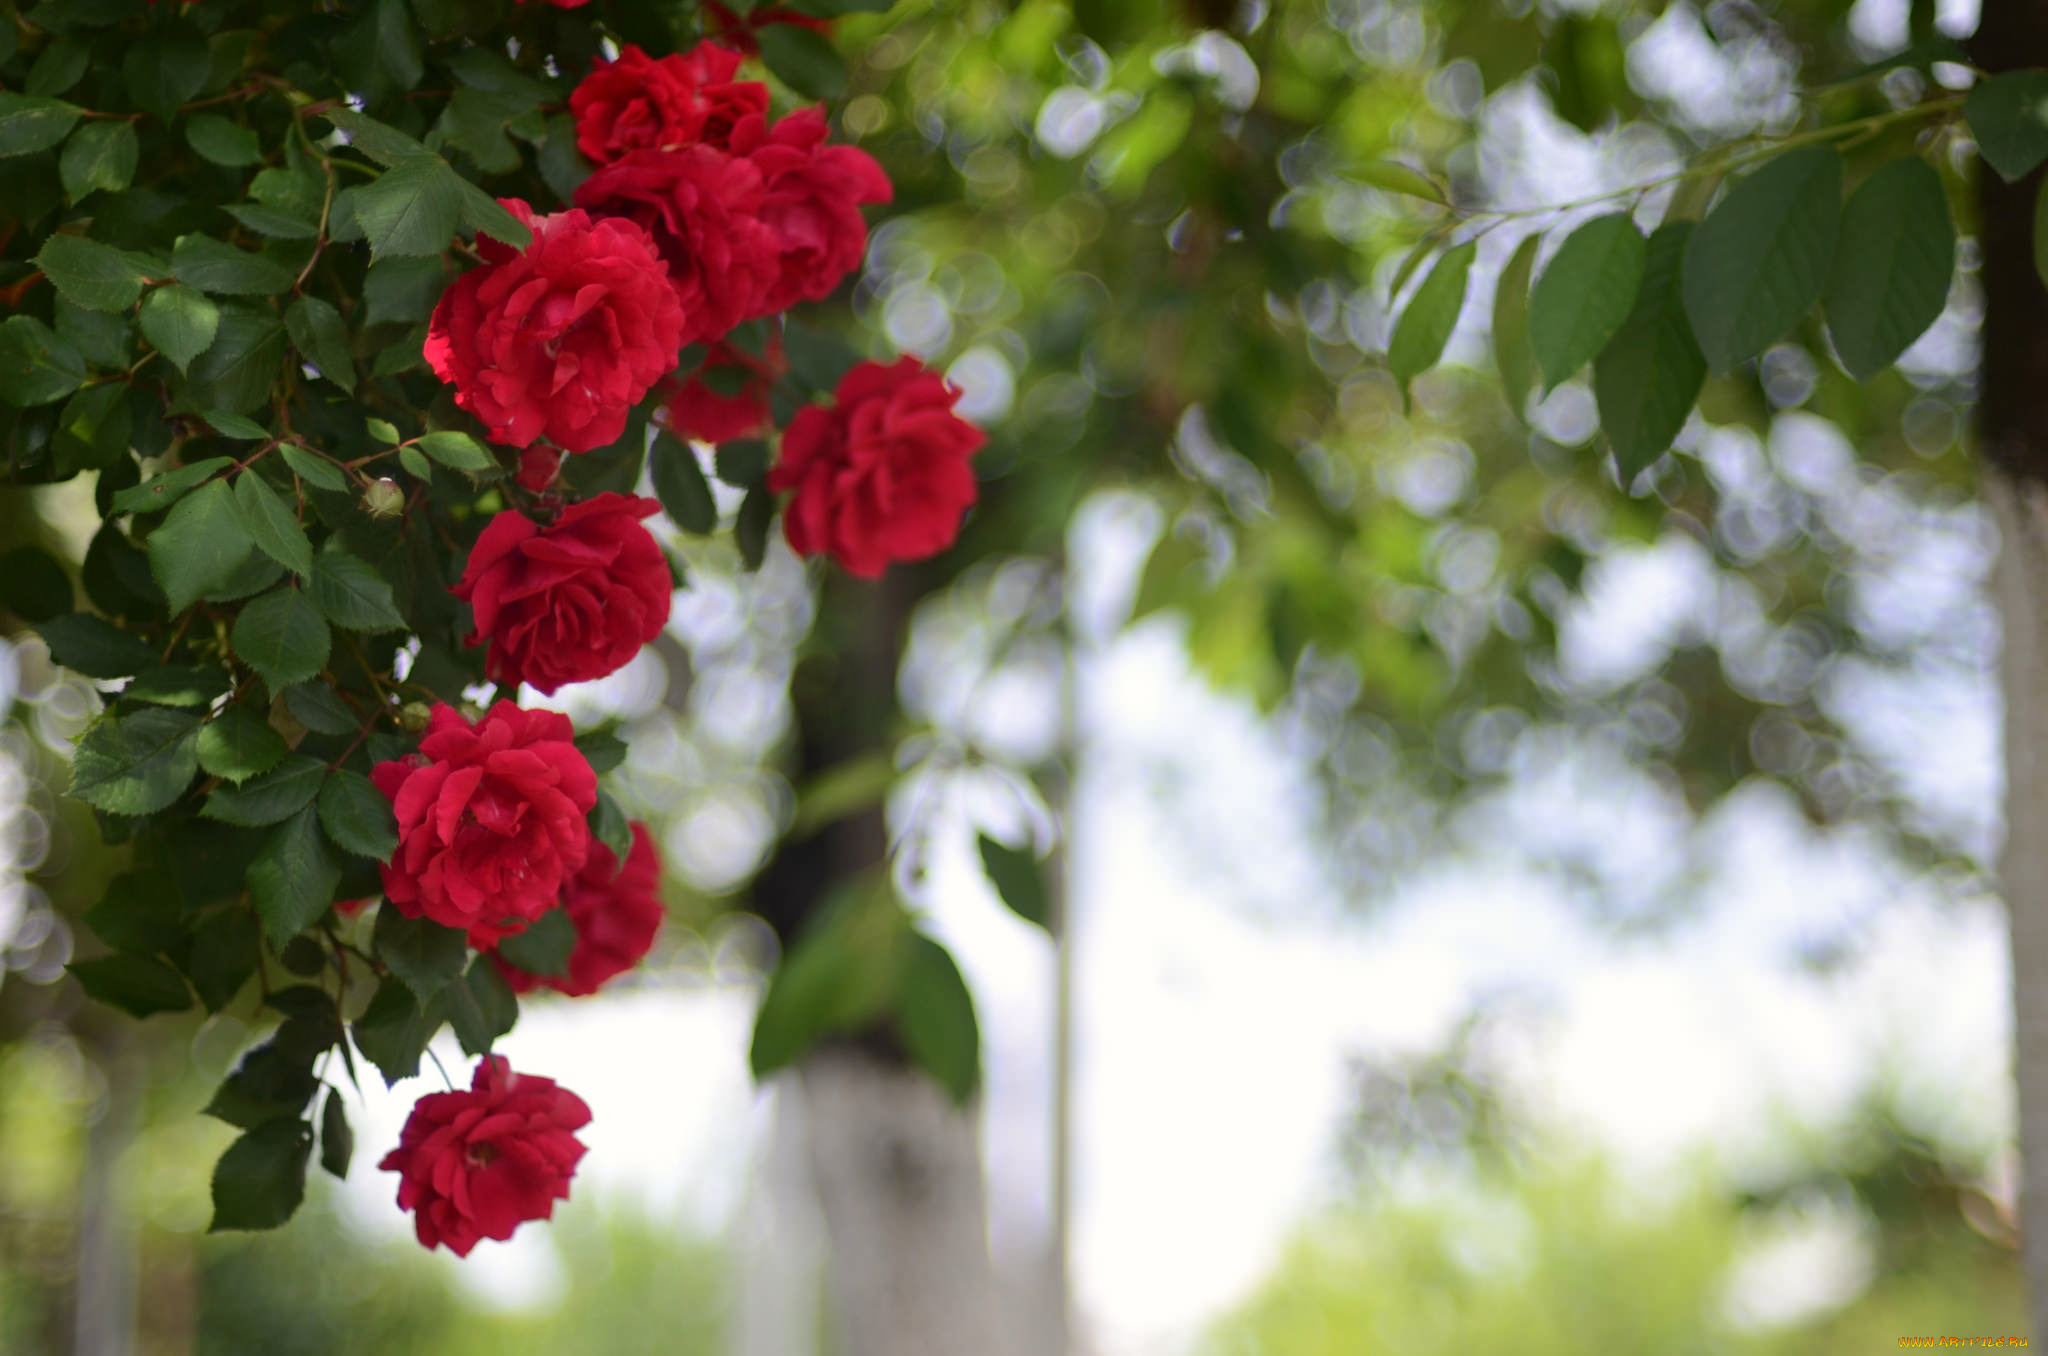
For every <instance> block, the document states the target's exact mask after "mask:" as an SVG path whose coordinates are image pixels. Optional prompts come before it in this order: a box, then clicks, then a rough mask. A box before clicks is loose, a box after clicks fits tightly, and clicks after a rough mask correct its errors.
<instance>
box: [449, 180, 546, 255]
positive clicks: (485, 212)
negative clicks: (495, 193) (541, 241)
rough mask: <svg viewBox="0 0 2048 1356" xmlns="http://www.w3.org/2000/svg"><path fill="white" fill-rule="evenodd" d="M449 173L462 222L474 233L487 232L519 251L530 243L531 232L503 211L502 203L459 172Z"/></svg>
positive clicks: (499, 241) (493, 237)
mask: <svg viewBox="0 0 2048 1356" xmlns="http://www.w3.org/2000/svg"><path fill="white" fill-rule="evenodd" d="M450 174H451V175H452V176H453V178H454V180H455V182H456V184H457V186H458V187H457V192H458V193H459V194H460V198H461V204H462V224H463V225H465V226H467V227H469V229H470V230H472V231H474V232H475V233H476V234H478V235H487V236H489V237H490V238H491V239H493V240H495V241H497V242H498V243H499V244H502V245H509V246H511V247H512V248H513V249H515V250H523V249H525V248H526V247H527V246H528V245H531V244H532V243H533V231H532V230H531V229H529V228H528V226H527V225H526V223H525V222H523V221H521V220H520V219H519V218H518V217H515V216H513V215H512V214H511V213H510V212H508V211H506V210H505V208H504V206H503V204H501V203H500V202H499V201H498V200H497V199H496V198H494V197H492V196H491V195H490V194H488V193H486V192H484V191H483V190H482V189H480V188H478V187H477V186H476V185H475V184H473V183H471V182H470V181H469V180H467V179H465V178H463V177H462V176H461V175H459V174H455V173H454V172H453V171H452V170H451V171H450Z"/></svg>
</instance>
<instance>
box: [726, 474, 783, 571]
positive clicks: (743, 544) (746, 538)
mask: <svg viewBox="0 0 2048 1356" xmlns="http://www.w3.org/2000/svg"><path fill="white" fill-rule="evenodd" d="M774 521H775V496H774V495H773V494H771V493H769V491H768V486H767V484H766V483H765V482H764V483H762V484H759V485H756V486H754V488H753V489H751V490H748V491H747V497H746V498H745V499H742V500H741V501H740V516H739V518H738V520H737V521H735V522H734V523H733V527H732V538H733V541H734V543H735V544H736V545H738V547H739V548H740V563H741V564H742V565H745V566H746V567H747V569H749V570H758V569H760V568H761V562H762V561H764V560H766V559H767V558H768V528H769V525H770V524H771V523H773V522H774Z"/></svg>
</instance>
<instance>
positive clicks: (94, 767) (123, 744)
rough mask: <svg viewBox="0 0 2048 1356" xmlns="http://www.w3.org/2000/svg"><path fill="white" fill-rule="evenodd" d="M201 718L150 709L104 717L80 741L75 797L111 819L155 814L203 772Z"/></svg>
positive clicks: (73, 770)
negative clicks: (112, 815) (115, 816)
mask: <svg viewBox="0 0 2048 1356" xmlns="http://www.w3.org/2000/svg"><path fill="white" fill-rule="evenodd" d="M198 742H199V717H197V716H195V715H191V714H189V713H187V712H184V711H172V710H167V709H165V708H164V707H160V706H152V707H150V708H148V709H147V710H143V711H137V712H136V713H134V714H133V715H129V716H108V717H103V718H102V719H101V720H100V721H99V722H98V723H97V724H95V725H93V726H92V728H90V729H88V730H87V731H86V732H85V734H84V736H83V737H81V738H80V739H79V741H78V749H77V752H76V753H75V754H74V755H73V757H72V760H71V794H72V795H73V796H76V797H77V798H78V799H79V800H82V801H84V802H85V803H86V804H87V805H93V806H97V807H98V808H100V809H102V810H105V811H107V812H108V813H109V814H117V815H153V814H155V813H156V812H157V811H158V810H161V809H164V808H165V807H167V806H169V805H170V804H171V803H172V802H173V801H175V800H177V799H178V797H179V796H181V795H183V794H184V793H185V788H186V787H188V786H190V785H191V784H192V778H193V777H194V776H196V775H197V774H198V772H199V753H198Z"/></svg>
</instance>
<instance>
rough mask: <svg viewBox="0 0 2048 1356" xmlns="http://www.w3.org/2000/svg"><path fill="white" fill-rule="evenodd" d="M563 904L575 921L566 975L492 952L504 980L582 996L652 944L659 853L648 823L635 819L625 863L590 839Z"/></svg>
mask: <svg viewBox="0 0 2048 1356" xmlns="http://www.w3.org/2000/svg"><path fill="white" fill-rule="evenodd" d="M562 907H563V908H564V909H567V910H568V911H569V921H570V922H571V923H573V924H575V926H576V949H575V950H573V951H571V952H570V953H569V974H568V977H567V978H566V979H564V978H558V977H556V976H553V975H535V974H529V973H528V972H526V971H525V970H522V969H520V968H519V967H518V966H516V965H514V964H512V963H511V962H510V961H508V960H506V959H505V958H504V957H503V956H497V955H494V956H493V959H495V960H496V961H497V962H498V969H499V970H500V971H501V972H502V973H503V974H504V976H505V982H506V983H508V984H510V985H511V986H512V987H513V988H514V989H515V990H517V991H518V992H520V993H531V992H532V991H533V990H535V989H537V988H540V987H542V986H543V985H545V986H546V987H547V988H550V989H553V990H555V992H557V993H565V994H568V995H569V996H570V997H571V998H581V997H584V996H585V995H587V994H593V993H596V992H597V991H598V990H599V989H600V988H602V987H603V986H604V984H605V982H606V981H607V980H611V979H616V978H617V977H618V976H620V975H623V974H625V973H626V971H628V970H630V969H632V968H633V967H634V966H636V965H638V964H639V963H640V959H641V957H643V956H645V955H646V954H647V953H648V952H649V951H651V950H653V949H654V934H655V933H656V932H658V931H660V930H661V919H662V913H663V910H662V907H661V858H660V857H658V856H657V855H656V854H655V851H654V839H652V838H651V837H649V836H648V833H647V826H646V825H645V824H642V823H640V822H638V821H637V820H636V821H635V822H634V824H633V848H632V851H630V852H628V853H627V854H626V864H625V865H624V866H620V865H619V859H618V858H617V857H614V856H613V855H612V850H611V849H610V848H608V847H606V846H605V845H604V844H602V843H599V842H595V841H593V842H592V843H591V845H590V860H589V861H587V862H585V863H584V864H583V869H582V870H581V871H579V872H577V873H576V879H574V880H572V881H570V882H569V888H568V889H567V890H564V891H563V892H562Z"/></svg>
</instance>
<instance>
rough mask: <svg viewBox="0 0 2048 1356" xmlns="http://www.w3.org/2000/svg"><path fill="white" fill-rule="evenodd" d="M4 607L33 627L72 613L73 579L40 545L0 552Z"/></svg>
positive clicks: (0, 597) (0, 589)
mask: <svg viewBox="0 0 2048 1356" xmlns="http://www.w3.org/2000/svg"><path fill="white" fill-rule="evenodd" d="M0 607H4V608H6V609H7V610H8V611H9V612H12V613H13V614H14V615H15V616H17V617H19V618H21V619H22V620H23V621H25V622H29V623H31V624H33V623H35V622H44V621H48V620H50V618H52V617H57V616H62V615H63V614H64V613H66V612H69V611H70V610H71V576H70V575H68V574H66V573H65V572H64V567H63V566H62V565H59V564H58V563H57V562H56V560H55V559H54V558H53V557H52V556H51V555H50V553H49V552H47V551H45V550H43V549H42V548H41V547H39V546H17V547H15V548H14V549H13V550H11V551H0ZM60 662H61V661H60Z"/></svg>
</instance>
